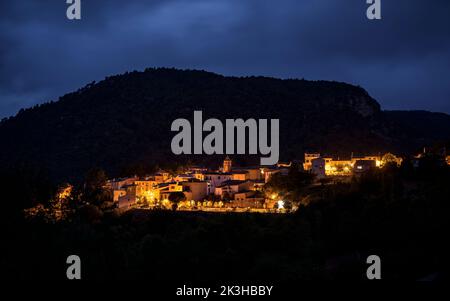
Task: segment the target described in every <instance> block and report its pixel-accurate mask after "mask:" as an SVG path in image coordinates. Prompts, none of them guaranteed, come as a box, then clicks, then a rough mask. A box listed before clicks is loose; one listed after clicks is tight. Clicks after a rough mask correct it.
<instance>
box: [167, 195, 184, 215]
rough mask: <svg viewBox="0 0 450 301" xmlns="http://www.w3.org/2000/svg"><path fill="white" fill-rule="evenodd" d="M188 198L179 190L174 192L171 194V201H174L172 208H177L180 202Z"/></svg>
mask: <svg viewBox="0 0 450 301" xmlns="http://www.w3.org/2000/svg"><path fill="white" fill-rule="evenodd" d="M185 200H186V196H185V195H184V193H182V192H180V191H177V192H172V193H171V194H170V195H169V201H170V202H171V203H172V209H173V210H174V211H175V210H177V207H178V203H180V202H183V201H185Z"/></svg>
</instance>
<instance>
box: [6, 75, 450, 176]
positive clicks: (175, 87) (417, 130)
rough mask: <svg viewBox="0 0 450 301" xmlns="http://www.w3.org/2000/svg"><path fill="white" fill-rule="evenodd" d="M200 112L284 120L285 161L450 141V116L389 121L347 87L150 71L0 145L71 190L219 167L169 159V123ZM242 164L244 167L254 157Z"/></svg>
mask: <svg viewBox="0 0 450 301" xmlns="http://www.w3.org/2000/svg"><path fill="white" fill-rule="evenodd" d="M194 110H202V111H203V113H204V118H205V119H206V118H218V119H221V120H224V119H226V118H233V119H236V118H244V119H246V118H255V119H259V118H268V119H270V118H278V119H280V155H281V157H280V159H281V160H290V159H301V158H302V156H303V152H304V151H307V150H317V151H323V152H328V153H336V154H343V153H350V152H365V153H368V152H370V153H377V152H386V151H392V152H396V153H399V152H401V153H407V152H411V151H413V150H415V149H416V148H418V147H421V146H423V145H424V144H428V143H432V142H434V141H437V140H448V139H449V138H450V130H449V128H450V126H449V127H446V126H447V125H450V116H449V115H447V114H445V113H430V112H424V111H412V112H413V113H411V112H410V113H405V111H382V110H381V107H380V105H379V103H378V102H377V101H376V100H375V99H373V98H372V97H371V96H370V95H369V94H368V93H367V91H366V90H364V89H363V88H362V87H359V86H353V85H350V84H347V83H340V82H335V81H307V80H304V79H276V78H271V77H259V76H248V77H229V76H223V75H220V74H215V73H212V72H207V71H199V70H177V69H173V68H147V69H145V70H144V71H132V72H126V73H124V74H120V75H114V76H109V77H106V78H105V79H104V80H102V81H100V82H93V83H91V84H88V85H86V86H85V87H83V88H81V89H79V90H77V91H75V92H72V93H68V94H66V95H64V96H62V97H60V98H59V100H58V101H56V102H49V103H45V104H41V105H38V106H35V107H32V108H29V109H23V110H21V111H20V112H19V113H18V114H17V115H16V116H14V117H10V118H7V119H4V120H2V122H1V123H0V139H1V141H8V143H6V144H4V146H3V147H2V148H1V149H0V168H1V167H5V166H12V165H14V164H19V163H20V164H25V163H24V162H29V163H30V164H39V165H42V166H44V167H45V168H48V170H49V172H50V174H51V175H52V176H54V177H56V178H60V179H68V180H70V179H72V178H76V177H80V176H81V174H84V173H85V172H86V171H87V170H88V169H89V168H92V167H94V166H97V167H102V168H104V169H105V170H106V171H107V172H108V173H109V174H110V175H112V176H115V175H119V174H120V173H121V171H123V170H124V169H126V166H128V165H130V164H131V165H133V164H144V165H148V166H150V165H151V166H155V165H160V164H162V163H164V162H168V161H169V162H186V161H188V160H191V161H194V162H195V161H204V160H206V161H205V162H208V161H211V160H212V161H214V160H219V157H220V158H221V156H213V157H205V156H203V157H198V156H178V157H177V156H175V155H173V154H171V151H170V141H171V138H172V137H173V135H174V134H175V133H173V132H171V131H170V124H171V122H172V121H173V120H175V119H177V118H187V119H189V120H192V116H193V111H194ZM435 114H438V115H435ZM442 114H443V115H442ZM408 116H409V117H408ZM417 120H418V121H419V122H416V121H417ZM424 122H426V123H429V125H426V124H425V125H422V127H421V126H420V124H423V123H424ZM445 127H446V128H445ZM236 159H237V161H241V162H242V163H243V164H245V163H246V161H248V160H250V161H251V156H249V159H248V160H247V158H244V157H239V156H237V158H236Z"/></svg>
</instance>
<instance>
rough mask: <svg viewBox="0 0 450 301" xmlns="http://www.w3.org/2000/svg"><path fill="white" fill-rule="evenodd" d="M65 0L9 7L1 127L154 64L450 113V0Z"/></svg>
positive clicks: (2, 18)
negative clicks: (373, 11)
mask: <svg viewBox="0 0 450 301" xmlns="http://www.w3.org/2000/svg"><path fill="white" fill-rule="evenodd" d="M65 2H66V1H65V0H21V1H12V0H10V1H1V2H0V118H1V117H5V116H10V115H13V114H15V113H16V112H17V111H18V110H19V109H20V108H22V107H28V106H32V105H34V104H36V103H41V102H45V101H49V100H56V99H57V98H58V96H61V95H63V94H65V93H67V92H71V91H73V90H76V89H78V88H79V87H81V86H84V85H85V84H87V83H89V82H92V81H93V80H97V81H98V80H101V79H103V78H104V77H105V76H108V75H112V74H118V73H123V72H125V71H131V70H143V69H144V68H146V67H162V66H165V67H177V68H189V69H204V70H208V71H213V72H217V73H221V74H224V75H265V76H274V77H281V78H305V79H311V80H316V79H326V80H337V81H345V82H349V83H353V84H356V85H360V86H363V87H364V88H365V89H367V90H368V92H369V93H370V94H371V95H372V96H373V97H374V98H375V99H377V100H378V101H379V102H380V103H381V105H382V107H383V108H384V109H425V110H431V111H443V112H447V113H450V75H449V72H450V1H448V0H428V1H427V0H395V1H394V0H381V3H382V18H383V19H382V20H381V21H369V20H368V19H367V18H366V8H367V4H366V0H277V1H264V0H146V1H138V0H126V1H123V0H108V1H100V0H81V3H82V10H81V15H82V20H80V21H69V20H68V19H67V18H66V8H67V4H66V3H65Z"/></svg>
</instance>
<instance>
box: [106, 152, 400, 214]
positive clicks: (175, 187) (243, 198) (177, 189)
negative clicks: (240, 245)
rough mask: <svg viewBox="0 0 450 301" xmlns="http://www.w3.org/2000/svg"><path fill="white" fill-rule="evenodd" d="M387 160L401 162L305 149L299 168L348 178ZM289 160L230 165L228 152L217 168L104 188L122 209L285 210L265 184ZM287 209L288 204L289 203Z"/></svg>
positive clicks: (318, 175) (120, 182)
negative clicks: (267, 164) (324, 153)
mask: <svg viewBox="0 0 450 301" xmlns="http://www.w3.org/2000/svg"><path fill="white" fill-rule="evenodd" d="M388 162H393V163H395V164H397V165H400V164H401V162H402V159H401V158H399V157H397V156H395V155H393V154H390V153H388V154H385V155H383V156H361V157H356V156H353V155H351V156H350V158H348V159H346V160H342V159H339V158H332V157H326V156H324V157H322V156H321V154H319V153H306V154H305V156H304V162H303V164H300V166H301V167H303V170H304V171H306V172H309V173H311V174H313V175H314V179H315V181H316V182H319V181H321V180H322V179H325V178H342V179H344V180H345V178H350V177H351V176H353V175H355V176H357V175H360V174H363V173H365V172H367V171H369V170H371V169H374V168H381V167H382V166H383V165H385V164H386V163H388ZM292 164H293V163H292V162H289V163H278V164H277V165H274V166H270V167H268V166H254V167H239V168H236V167H234V166H233V162H232V160H231V159H230V158H229V157H228V156H227V157H226V158H225V160H224V161H223V165H222V166H221V167H220V168H218V169H214V170H211V169H208V168H204V167H190V168H188V169H187V170H185V171H184V172H183V173H182V174H176V175H171V174H170V173H169V172H165V171H159V172H157V173H155V174H152V175H148V176H145V177H137V176H134V177H128V178H120V179H111V180H109V181H108V182H107V184H106V187H105V188H107V189H108V190H110V191H111V192H112V196H113V201H114V203H115V204H116V206H117V207H118V208H119V209H120V210H121V211H126V210H128V209H131V208H142V209H153V208H162V209H176V210H185V211H192V210H202V211H210V212H227V211H237V212H248V211H250V212H272V213H282V212H286V211H287V209H288V208H286V207H287V206H286V201H285V200H283V199H282V198H281V197H280V196H278V195H277V194H274V193H273V192H271V193H268V191H266V190H265V185H266V184H267V183H268V182H269V180H270V179H271V177H272V176H273V175H275V174H281V175H288V173H289V170H290V168H291V166H292ZM289 209H291V208H289Z"/></svg>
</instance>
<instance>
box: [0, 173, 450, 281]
mask: <svg viewBox="0 0 450 301" xmlns="http://www.w3.org/2000/svg"><path fill="white" fill-rule="evenodd" d="M449 183H450V175H449V170H448V168H446V167H439V168H434V167H433V168H424V169H422V170H410V166H408V165H407V164H405V165H404V166H403V167H402V168H396V167H392V166H388V167H386V168H384V169H383V170H380V171H374V172H373V173H369V174H367V175H365V176H363V177H360V178H357V179H353V180H352V181H351V182H350V183H341V184H324V185H322V186H318V187H316V188H314V189H311V190H310V193H311V197H310V202H309V203H308V204H307V205H305V206H301V207H300V208H299V210H298V211H297V212H296V213H293V214H286V215H263V214H211V213H198V212H197V213H194V212H192V213H187V212H171V211H143V210H141V211H140V210H135V211H130V212H128V213H126V214H123V215H118V214H117V212H115V211H110V210H107V211H104V210H102V209H101V208H100V207H98V206H96V205H90V206H85V207H83V210H77V211H76V213H75V214H74V215H73V216H72V217H71V221H70V222H69V221H63V222H58V223H47V222H44V221H42V220H40V219H39V218H35V219H33V220H30V221H27V222H23V221H20V220H19V219H14V218H12V217H11V218H9V219H3V221H2V223H4V226H3V229H4V239H3V247H2V253H3V254H2V256H1V260H2V262H1V268H2V273H3V274H4V275H8V277H10V279H17V278H19V279H20V278H25V279H42V280H44V279H45V280H47V279H65V273H66V268H67V265H66V263H65V261H66V258H67V256H68V255H71V254H76V255H79V256H80V257H81V260H82V276H83V278H84V279H102V280H108V279H116V280H118V279H139V280H149V281H151V280H156V281H160V282H164V281H169V282H170V281H175V280H215V279H232V280H240V279H259V280H261V279H262V280H266V279H270V280H272V279H273V280H289V281H296V280H307V279H357V280H359V279H361V280H362V279H365V277H366V276H365V275H366V268H367V264H366V262H365V261H366V258H367V256H368V255H371V254H376V255H378V256H380V257H381V260H382V277H383V278H384V279H411V280H417V279H424V278H426V279H441V278H443V277H444V276H445V275H446V271H445V270H444V266H445V262H446V259H445V258H446V256H447V255H446V254H447V252H448V247H447V246H446V245H447V239H448V231H447V229H448V215H449V205H448V200H449V195H450V185H449ZM6 221H8V222H6Z"/></svg>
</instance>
